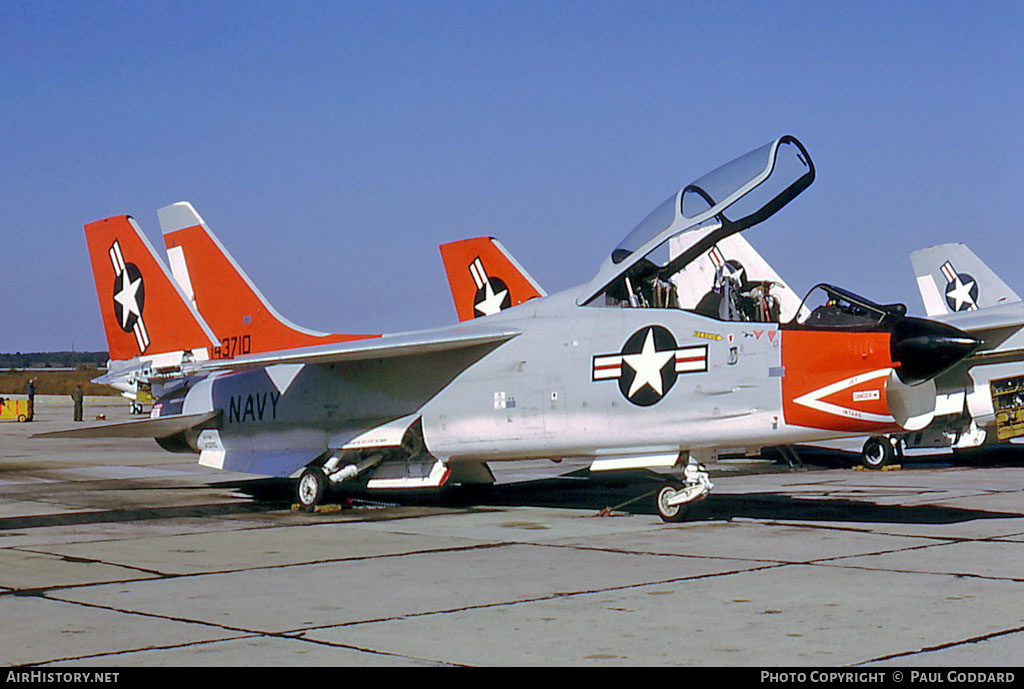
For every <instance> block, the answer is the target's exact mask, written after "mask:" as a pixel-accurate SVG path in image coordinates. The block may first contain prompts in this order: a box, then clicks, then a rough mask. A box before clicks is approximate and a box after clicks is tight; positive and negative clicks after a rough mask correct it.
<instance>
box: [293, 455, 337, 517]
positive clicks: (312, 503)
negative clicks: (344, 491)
mask: <svg viewBox="0 0 1024 689" xmlns="http://www.w3.org/2000/svg"><path fill="white" fill-rule="evenodd" d="M329 487H330V482H329V481H328V480H327V474H325V473H324V470H323V469H321V468H320V467H318V466H310V467H306V470H305V471H303V472H302V476H300V477H299V483H298V485H297V486H296V489H295V493H296V497H297V498H298V501H299V507H300V508H301V509H303V510H305V511H306V512H312V511H313V510H314V509H316V506H317V505H319V504H320V503H321V502H323V499H324V496H326V495H327V490H328V488H329Z"/></svg>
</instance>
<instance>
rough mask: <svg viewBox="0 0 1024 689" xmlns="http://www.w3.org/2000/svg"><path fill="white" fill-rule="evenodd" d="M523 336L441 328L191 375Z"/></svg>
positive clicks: (221, 365) (207, 367)
mask: <svg viewBox="0 0 1024 689" xmlns="http://www.w3.org/2000/svg"><path fill="white" fill-rule="evenodd" d="M519 334H520V331H518V330H496V329H481V328H459V327H455V328H439V329H435V330H420V331H416V332H410V333H401V334H396V335H384V336H382V337H379V338H375V339H372V340H356V341H353V342H342V343H338V344H332V345H318V346H315V347H301V348H299V349H290V350H282V351H277V352H267V353H264V354H254V355H250V356H241V357H238V358H236V359H231V360H226V361H203V362H198V363H196V364H194V365H193V366H192V367H191V368H190V371H195V372H202V371H222V370H229V369H230V370H239V369H247V368H262V367H265V366H276V365H279V364H332V363H338V362H344V361H364V360H367V359H389V358H394V357H401V356H412V355H420V354H431V353H436V352H446V351H451V350H457V349H468V348H470V347H487V346H488V345H490V346H491V348H492V349H493V348H494V347H498V346H500V345H502V344H504V343H505V342H508V341H509V340H511V339H512V338H514V337H517V336H518V335H519Z"/></svg>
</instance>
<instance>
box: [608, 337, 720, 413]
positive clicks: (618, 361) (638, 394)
mask: <svg viewBox="0 0 1024 689" xmlns="http://www.w3.org/2000/svg"><path fill="white" fill-rule="evenodd" d="M707 370H708V345H706V344H701V345H689V346H685V347H678V346H677V345H676V341H675V338H674V337H673V336H672V333H671V332H669V331H668V330H667V329H666V328H663V327H662V326H660V325H651V326H647V327H645V328H641V329H640V330H638V331H637V332H635V333H633V335H631V336H630V337H629V338H628V339H627V340H626V343H625V344H624V345H623V347H622V351H621V352H619V353H618V354H598V355H596V356H594V358H593V364H592V369H591V374H592V375H591V380H592V381H594V382H597V381H602V380H617V381H618V382H619V389H620V390H621V391H622V395H623V397H625V398H626V399H627V400H629V401H630V402H632V403H633V404H636V405H638V406H642V407H647V406H650V405H652V404H657V403H658V402H659V401H661V399H662V398H663V397H664V396H665V395H666V394H668V391H669V390H670V389H671V388H672V386H673V385H675V382H676V378H677V377H678V376H679V375H680V374H685V373H703V372H705V371H707Z"/></svg>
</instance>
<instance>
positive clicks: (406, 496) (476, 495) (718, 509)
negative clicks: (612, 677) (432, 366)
mask: <svg viewBox="0 0 1024 689" xmlns="http://www.w3.org/2000/svg"><path fill="white" fill-rule="evenodd" d="M220 485H221V486H222V487H228V486H230V487H231V488H232V489H234V490H236V491H238V492H240V493H243V494H246V495H249V496H251V497H252V498H253V499H254V500H256V501H258V502H261V503H263V504H265V505H266V506H267V507H268V508H272V507H273V506H275V505H276V506H282V505H283V504H285V503H291V502H294V490H295V488H294V482H292V481H288V480H285V479H256V480H252V481H239V482H232V483H231V484H220ZM660 485H661V483H660V481H656V480H655V479H654V477H653V476H636V477H633V479H631V480H624V479H619V480H612V481H609V480H607V479H605V480H595V479H587V478H573V477H571V476H568V477H558V478H548V479H540V480H534V481H524V482H521V483H509V484H501V485H496V486H493V487H488V489H486V490H462V489H460V488H458V487H456V488H454V489H450V490H446V491H442V492H440V493H438V492H433V493H416V492H412V491H410V492H405V493H390V492H389V493H388V494H386V495H382V494H381V493H379V492H369V491H359V490H352V491H350V490H346V491H344V492H342V491H340V490H337V489H335V490H334V491H332V492H331V493H330V494H329V496H328V498H327V503H334V504H337V503H342V504H344V503H345V502H347V501H348V499H351V500H352V502H353V504H354V505H355V506H356V507H358V506H359V505H360V504H365V502H369V503H371V504H373V503H376V504H381V503H383V504H387V505H402V506H423V507H449V508H451V507H457V508H458V507H461V508H481V509H486V508H488V507H499V508H500V507H548V508H566V509H580V510H592V511H593V513H594V514H595V515H597V514H598V513H601V512H602V511H611V512H615V513H620V514H621V513H626V514H648V515H652V514H656V511H655V508H654V495H653V493H654V491H656V490H657V488H658V487H659V486H660ZM364 501H365V502H364ZM736 518H745V519H760V520H772V519H784V520H789V521H808V522H819V521H827V522H847V523H881V524H954V523H959V522H966V521H971V520H975V519H1020V518H1024V517H1022V515H1020V514H1015V513H1004V512H990V511H985V510H972V509H963V508H956V507H945V506H941V505H910V506H903V505H879V504H876V503H874V502H871V501H869V500H867V499H866V500H864V501H859V500H855V499H850V498H849V497H842V498H838V497H836V498H831V497H827V496H824V497H823V496H815V497H813V498H800V497H794V496H790V495H780V494H778V493H746V494H717V495H716V494H712V495H711V497H709V498H708V499H706V500H704V501H702V502H700V503H697V504H695V505H694V506H693V507H692V508H691V514H690V518H689V520H690V521H723V520H725V521H727V520H730V519H736Z"/></svg>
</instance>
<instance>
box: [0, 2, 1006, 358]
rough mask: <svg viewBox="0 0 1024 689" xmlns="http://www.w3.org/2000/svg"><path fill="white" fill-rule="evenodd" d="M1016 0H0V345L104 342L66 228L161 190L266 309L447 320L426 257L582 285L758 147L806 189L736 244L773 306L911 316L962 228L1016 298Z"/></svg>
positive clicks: (154, 201) (147, 223) (156, 197)
mask: <svg viewBox="0 0 1024 689" xmlns="http://www.w3.org/2000/svg"><path fill="white" fill-rule="evenodd" d="M1022 83H1024V4H1021V3H1019V2H1016V3H1011V2H1005V3H999V2H980V3H963V2H959V3H951V2H922V1H917V2H856V3H840V2H800V1H791V2H750V1H748V2H709V1H708V0H704V1H702V2H692V3H687V2H665V3H661V2H621V3H620V2H596V1H588V2H543V3H540V2H522V1H520V2H507V3H506V2H496V1H495V2H492V1H486V2H482V1H481V2H431V1H426V0H422V1H419V2H384V1H377V2H324V3H317V2H303V3H286V2H246V3H216V2H195V3H192V2H160V3H147V2H92V1H91V2H88V3H72V2H54V3H49V2H43V1H41V0H30V1H28V2H21V1H20V0H4V2H2V3H0V93H2V94H3V97H2V100H0V132H2V136H0V238H2V246H0V281H2V284H3V286H4V289H3V293H4V295H5V296H4V298H3V299H0V351H37V350H49V349H67V348H69V347H71V346H72V344H73V345H74V347H75V348H76V349H79V350H101V349H106V343H105V340H104V337H103V331H102V326H101V323H100V314H99V307H98V304H97V299H96V293H95V288H94V284H93V281H92V277H91V274H90V270H89V264H88V258H87V254H86V247H85V241H84V235H83V232H82V225H83V224H84V223H86V222H90V221H92V220H96V219H99V218H103V217H107V216H110V215H116V214H121V213H127V214H130V215H133V216H134V217H135V218H136V219H137V220H138V221H139V223H140V224H141V226H142V228H143V230H144V231H146V232H147V234H148V235H149V237H150V238H151V240H152V241H153V243H154V244H156V245H158V246H162V241H161V240H160V237H159V225H158V223H157V218H156V210H157V208H159V207H161V206H164V205H167V204H169V203H173V202H175V201H180V200H189V201H191V202H192V203H193V204H194V205H195V206H196V208H197V209H198V210H199V212H200V213H202V215H203V216H204V218H205V219H206V220H207V222H208V223H209V224H210V225H211V227H212V228H213V229H214V231H215V232H217V234H218V235H219V236H220V238H221V240H222V241H223V242H224V244H225V245H226V246H227V247H228V248H229V249H230V250H231V252H232V253H233V254H234V256H235V258H236V259H237V260H238V261H239V263H240V264H241V265H242V266H243V267H244V268H245V269H246V270H247V272H248V273H249V274H250V276H251V277H252V278H253V280H254V281H255V282H256V283H257V284H258V285H259V286H260V287H261V289H262V290H263V292H264V294H265V295H266V296H267V297H268V298H269V299H270V300H271V302H272V303H273V304H274V305H275V306H276V307H277V309H278V310H279V311H281V312H282V313H283V314H285V315H286V316H288V317H289V318H291V319H292V320H293V321H295V322H297V323H299V324H302V325H305V326H307V327H312V328H317V329H322V330H336V331H358V332H372V331H384V332H394V331H401V330H412V329H420V328H427V327H433V326H440V325H445V324H447V323H451V322H454V321H455V310H454V307H453V306H452V303H451V300H450V296H449V293H448V288H447V283H446V280H445V276H444V271H443V269H442V265H441V261H440V257H439V254H438V251H437V245H438V244H440V243H442V242H446V241H451V240H454V239H458V238H462V237H469V236H478V235H492V236H495V237H498V238H499V239H500V240H501V241H502V243H503V244H504V245H505V246H506V247H507V248H508V249H509V250H510V251H511V252H512V253H513V254H514V255H515V256H516V257H517V258H518V259H519V261H520V262H521V263H522V264H523V265H524V266H525V267H526V268H527V269H528V270H529V271H530V272H531V273H532V274H533V275H534V277H535V278H536V279H537V280H538V281H539V282H540V283H541V284H542V285H543V286H544V287H545V288H546V289H547V290H548V291H549V292H555V291H557V290H560V289H564V288H567V287H570V286H572V285H575V284H578V283H581V282H584V281H587V280H589V279H590V278H591V277H592V276H593V274H594V272H595V271H596V270H597V267H598V264H599V263H600V261H601V260H602V259H603V258H604V256H605V255H607V252H609V251H610V250H611V249H612V248H613V247H614V246H615V244H616V243H617V241H618V240H619V239H620V238H621V236H622V235H624V234H625V233H626V232H627V231H628V230H629V229H630V228H631V227H632V226H633V225H634V224H635V223H636V222H638V221H639V220H640V219H642V218H643V217H644V216H645V215H646V214H647V213H648V212H649V211H650V210H651V209H652V208H653V207H654V206H655V205H656V204H658V203H659V202H660V201H662V200H663V199H664V198H665V197H667V196H668V195H669V194H670V193H672V192H673V191H674V190H676V189H678V188H679V187H680V186H682V185H683V184H685V183H686V182H687V181H690V180H692V179H693V178H695V177H697V176H699V175H700V174H702V173H704V172H706V171H707V170H709V169H711V168H714V167H716V166H718V165H719V164H721V163H723V162H725V161H727V160H729V159H731V158H733V157H735V156H737V155H740V154H742V153H744V152H746V151H747V150H749V149H751V148H754V147H756V146H758V145H761V144H763V143H766V142H767V141H770V140H771V139H773V138H775V137H776V136H778V135H780V134H784V133H790V134H794V135H796V136H797V137H799V138H800V139H801V140H802V141H803V142H804V144H805V145H806V146H807V148H808V149H809V151H810V153H811V156H812V157H813V158H814V161H815V164H816V166H817V170H818V177H817V180H816V182H815V184H814V185H813V186H812V187H811V188H810V189H809V190H808V191H807V192H806V193H804V194H803V195H802V196H801V197H800V198H799V199H797V201H796V202H795V203H794V204H792V205H791V206H790V207H787V208H786V209H785V210H784V211H783V212H782V213H780V214H779V215H778V216H776V218H775V219H773V220H772V221H771V222H770V223H768V224H766V225H764V226H762V227H759V228H757V229H755V230H753V231H752V232H751V233H749V234H748V239H750V240H751V241H752V242H753V243H754V244H755V245H756V246H757V247H758V249H760V250H761V251H762V253H763V254H764V255H765V256H766V258H768V259H769V261H770V262H771V263H772V264H773V265H774V266H775V267H776V269H777V270H778V271H779V272H780V273H781V274H782V275H783V276H784V277H785V278H786V279H787V280H788V281H789V282H790V284H791V285H792V286H793V287H794V288H795V289H796V290H797V291H798V292H800V293H803V292H805V291H806V290H807V289H809V288H810V287H811V286H812V285H814V284H815V283H817V282H821V281H829V282H834V283H837V284H840V285H843V286H845V287H847V288H849V289H852V290H854V291H856V292H860V293H862V294H864V295H865V296H868V297H870V298H873V299H876V300H878V301H884V302H888V301H897V300H898V301H904V302H906V303H907V304H908V305H909V306H910V308H911V311H912V312H915V313H920V312H921V311H922V309H921V306H920V300H919V298H918V296H917V292H916V288H915V285H914V280H913V274H912V271H911V267H910V261H909V259H908V257H907V256H908V254H909V252H910V251H912V250H913V249H916V248H919V247H922V246H926V245H930V244H937V243H942V242H948V241H963V242H965V243H967V244H968V245H969V246H970V247H971V248H972V249H974V251H975V252H976V253H977V254H978V255H979V256H980V257H981V258H982V259H983V260H985V261H987V262H988V263H989V264H990V265H991V266H992V267H993V268H994V269H995V270H996V272H997V273H999V274H1000V275H1001V276H1002V277H1003V278H1004V279H1005V280H1006V282H1007V283H1009V284H1010V285H1011V286H1012V287H1014V288H1015V289H1017V290H1018V291H1022V292H1024V275H1022V274H1021V271H1020V268H1019V266H1020V265H1021V258H1022V257H1024V234H1022V233H1021V232H1020V231H1019V228H1020V227H1021V218H1022V217H1024V192H1022V190H1024V135H1022V133H1021V131H1020V130H1021V127H1022V126H1024V89H1022V88H1021V84H1022Z"/></svg>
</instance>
